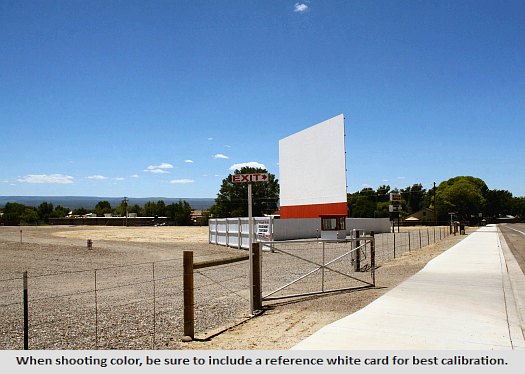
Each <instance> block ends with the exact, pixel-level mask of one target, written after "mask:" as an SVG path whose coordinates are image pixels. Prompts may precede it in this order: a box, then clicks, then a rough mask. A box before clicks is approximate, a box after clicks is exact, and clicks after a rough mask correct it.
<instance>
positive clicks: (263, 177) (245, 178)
mask: <svg viewBox="0 0 525 374" xmlns="http://www.w3.org/2000/svg"><path fill="white" fill-rule="evenodd" d="M232 182H233V183H248V257H249V262H250V275H249V278H250V314H251V315H253V314H254V313H253V312H254V310H255V305H256V303H255V300H254V296H253V295H254V293H253V285H254V281H253V276H254V271H253V213H252V207H253V203H252V200H253V197H252V183H254V182H268V173H254V174H233V175H232ZM259 253H260V252H259ZM258 263H259V262H258ZM257 273H258V274H259V271H258V272H257ZM259 304H260V302H258V303H257V305H259Z"/></svg>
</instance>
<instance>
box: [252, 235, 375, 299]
mask: <svg viewBox="0 0 525 374" xmlns="http://www.w3.org/2000/svg"><path fill="white" fill-rule="evenodd" d="M261 244H263V245H264V247H263V249H266V250H269V251H270V252H271V253H267V254H265V256H263V261H262V265H261V277H262V279H261V280H262V282H261V283H262V284H261V286H262V301H263V302H264V301H270V300H277V299H284V298H292V297H300V296H309V295H316V294H322V293H328V292H336V291H344V290H354V289H361V288H369V287H375V242H374V237H373V235H371V236H366V237H364V236H363V237H361V238H347V239H346V240H338V241H333V240H319V239H317V240H293V241H278V242H276V241H270V242H264V243H261Z"/></svg>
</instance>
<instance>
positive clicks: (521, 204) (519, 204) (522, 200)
mask: <svg viewBox="0 0 525 374" xmlns="http://www.w3.org/2000/svg"><path fill="white" fill-rule="evenodd" d="M510 214H512V215H513V216H516V217H520V218H521V219H522V221H524V220H525V197H515V198H513V199H512V209H511V212H510Z"/></svg>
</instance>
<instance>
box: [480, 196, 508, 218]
mask: <svg viewBox="0 0 525 374" xmlns="http://www.w3.org/2000/svg"><path fill="white" fill-rule="evenodd" d="M512 205H513V198H512V193H511V192H509V191H505V190H489V191H488V192H487V205H486V209H485V214H484V215H485V216H486V217H498V216H500V215H506V214H511V212H512Z"/></svg>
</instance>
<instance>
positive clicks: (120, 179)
mask: <svg viewBox="0 0 525 374" xmlns="http://www.w3.org/2000/svg"><path fill="white" fill-rule="evenodd" d="M113 179H115V180H116V181H123V180H125V178H123V177H116V178H113Z"/></svg>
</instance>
